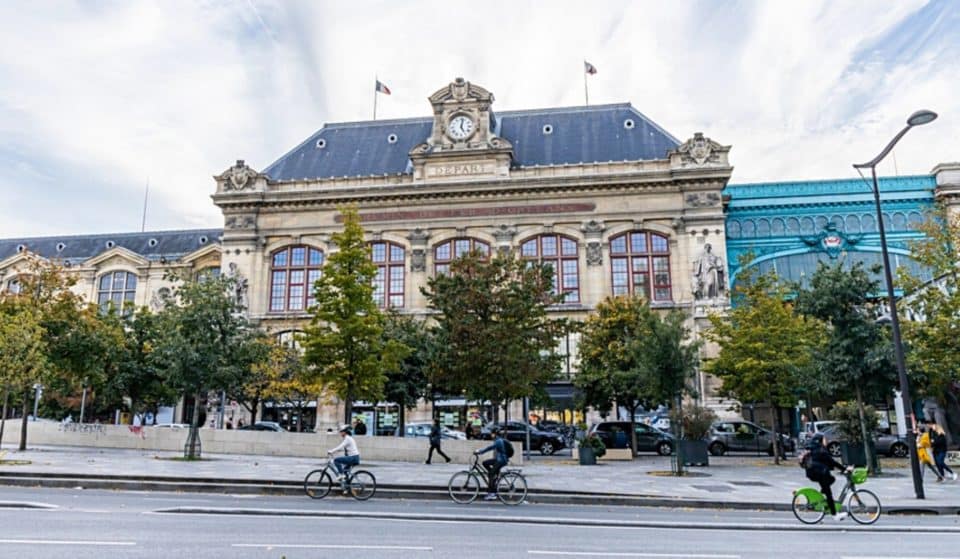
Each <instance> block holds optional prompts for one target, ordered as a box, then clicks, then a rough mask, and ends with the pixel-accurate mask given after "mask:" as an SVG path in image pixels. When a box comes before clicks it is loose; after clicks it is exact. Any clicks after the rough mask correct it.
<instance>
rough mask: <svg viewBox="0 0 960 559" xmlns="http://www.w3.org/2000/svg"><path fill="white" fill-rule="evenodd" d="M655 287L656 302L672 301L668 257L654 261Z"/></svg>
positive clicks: (656, 258) (660, 257)
mask: <svg viewBox="0 0 960 559" xmlns="http://www.w3.org/2000/svg"><path fill="white" fill-rule="evenodd" d="M653 287H654V293H653V298H654V300H656V301H669V300H670V259H669V258H667V257H666V256H657V257H654V259H653Z"/></svg>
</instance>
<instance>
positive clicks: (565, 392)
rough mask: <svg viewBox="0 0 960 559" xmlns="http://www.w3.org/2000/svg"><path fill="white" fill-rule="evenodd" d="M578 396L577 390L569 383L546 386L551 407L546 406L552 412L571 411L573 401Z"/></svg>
mask: <svg viewBox="0 0 960 559" xmlns="http://www.w3.org/2000/svg"><path fill="white" fill-rule="evenodd" d="M577 394H578V391H577V389H576V388H575V387H574V386H573V385H572V384H570V383H568V382H565V383H556V384H548V385H547V396H549V397H550V399H551V400H552V401H553V405H550V406H547V409H552V410H571V409H574V406H575V404H574V401H575V399H576V396H577Z"/></svg>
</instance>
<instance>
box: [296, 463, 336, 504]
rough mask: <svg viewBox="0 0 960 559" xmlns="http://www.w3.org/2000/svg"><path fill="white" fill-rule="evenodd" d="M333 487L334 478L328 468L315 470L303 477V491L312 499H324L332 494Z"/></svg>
mask: <svg viewBox="0 0 960 559" xmlns="http://www.w3.org/2000/svg"><path fill="white" fill-rule="evenodd" d="M332 487H333V479H332V478H331V477H330V474H329V473H328V472H327V470H326V468H324V469H322V470H313V471H312V472H310V473H309V474H307V477H305V478H303V491H304V493H306V494H307V496H309V497H310V498H311V499H323V498H324V497H326V496H327V495H329V494H330V489H331V488H332Z"/></svg>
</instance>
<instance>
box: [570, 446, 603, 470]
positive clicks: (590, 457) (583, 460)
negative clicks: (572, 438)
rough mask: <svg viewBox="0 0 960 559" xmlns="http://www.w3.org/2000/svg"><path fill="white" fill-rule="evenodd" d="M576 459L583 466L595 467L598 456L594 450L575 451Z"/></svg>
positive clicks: (577, 449)
mask: <svg viewBox="0 0 960 559" xmlns="http://www.w3.org/2000/svg"><path fill="white" fill-rule="evenodd" d="M573 454H574V458H576V459H577V460H579V461H580V465H581V466H594V465H596V463H597V456H596V455H595V454H594V453H593V449H592V448H575V449H573Z"/></svg>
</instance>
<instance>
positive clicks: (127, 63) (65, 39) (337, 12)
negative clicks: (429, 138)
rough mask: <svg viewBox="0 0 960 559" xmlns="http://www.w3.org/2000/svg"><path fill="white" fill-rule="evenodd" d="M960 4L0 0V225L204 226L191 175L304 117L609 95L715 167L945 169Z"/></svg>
mask: <svg viewBox="0 0 960 559" xmlns="http://www.w3.org/2000/svg"><path fill="white" fill-rule="evenodd" d="M958 29H960V2H951V1H931V2H924V1H920V0H895V1H880V0H863V1H861V2H849V1H842V0H830V1H826V0H824V1H815V0H809V1H804V2H779V1H773V0H770V1H765V2H760V1H756V2H731V1H704V2H694V1H682V0H678V1H675V2H661V1H657V2H654V1H651V2H641V1H636V2H615V1H604V2H584V1H580V2H565V1H559V0H554V1H551V2H539V1H523V0H508V1H499V0H486V1H484V2H475V1H474V2H460V1H455V0H446V1H414V0H411V1H405V2H396V1H393V0H384V1H363V0H352V1H351V2H334V1H321V0H305V1H302V2H297V1H286V0H283V1H281V0H196V1H182V2H181V1H178V0H157V1H146V0H143V1H141V0H121V1H116V2H110V1H91V0H84V1H79V0H78V1H73V2H67V1H53V0H51V1H45V0H40V1H37V2H3V3H0V195H2V198H0V199H2V201H3V203H2V205H0V237H3V238H10V237H31V236H47V235H62V234H85V233H108V232H125V231H139V230H140V229H141V227H142V225H143V223H144V221H143V206H144V198H145V196H144V195H145V191H146V190H147V189H148V186H149V196H148V204H147V212H146V220H145V225H146V229H147V230H160V229H189V228H205V227H221V226H222V224H223V220H222V216H221V215H220V213H219V211H218V209H217V208H216V207H215V206H214V205H213V204H212V202H211V200H210V195H211V194H212V193H213V191H214V189H215V184H214V181H213V178H212V176H213V175H216V174H219V173H220V172H222V171H223V170H225V169H226V168H228V167H230V166H231V165H232V164H233V163H234V161H235V160H237V159H244V160H246V161H247V163H248V164H249V165H251V166H252V167H254V168H255V169H258V170H261V169H263V168H265V167H267V166H268V165H269V164H270V163H272V162H273V161H275V160H276V159H278V158H279V157H280V156H282V155H283V154H284V153H286V152H287V151H288V150H289V149H291V148H292V147H294V146H295V145H297V144H299V143H300V142H301V141H303V140H304V139H306V138H307V137H308V136H309V135H310V134H312V133H313V132H315V131H316V130H317V129H319V128H320V127H321V126H322V125H323V123H324V122H343V121H356V120H368V119H370V118H371V116H372V111H373V95H374V93H373V89H374V79H375V78H374V77H375V76H378V77H379V78H380V80H381V81H382V82H384V83H385V84H387V85H388V86H389V87H390V89H391V90H392V95H390V96H381V97H380V100H379V104H378V109H377V116H378V118H401V117H416V116H428V115H429V114H430V105H429V103H428V101H427V97H428V96H429V95H430V94H432V93H433V92H434V91H436V90H437V89H439V88H441V87H443V86H444V85H446V84H447V83H449V82H450V81H451V80H453V79H454V78H455V77H457V76H463V77H464V78H466V79H467V80H469V81H472V82H474V83H476V84H478V85H481V86H483V87H485V88H486V89H488V90H489V91H491V92H493V93H494V96H495V97H496V101H495V104H494V110H513V109H532V108H542V107H556V106H572V105H582V104H583V103H584V91H583V76H584V74H583V61H584V60H588V61H590V62H591V63H592V64H593V65H594V66H596V68H597V69H598V73H597V74H596V75H593V76H590V78H589V81H590V102H591V104H599V103H615V102H627V101H629V102H631V103H632V104H633V105H634V107H636V108H637V109H638V110H640V111H641V112H642V113H644V114H645V115H646V116H648V117H649V118H651V119H652V120H653V121H654V122H656V123H658V124H659V125H660V126H662V127H663V128H665V129H666V130H668V131H669V132H670V133H671V134H673V135H674V136H675V137H677V138H678V139H680V140H681V141H683V140H684V139H686V138H689V137H691V136H692V135H693V133H694V132H703V133H704V134H705V135H706V136H708V137H710V138H712V139H714V140H716V141H718V142H720V143H722V144H725V145H731V146H733V147H732V151H731V154H730V158H731V162H732V163H733V165H734V167H735V170H734V174H733V179H732V181H731V182H737V183H743V182H759V181H783V180H804V179H829V178H850V177H855V176H856V174H855V171H854V170H853V169H852V167H851V165H852V164H853V163H858V162H863V161H868V160H869V159H871V158H873V157H874V156H875V155H876V154H877V153H879V151H880V150H881V149H882V148H883V146H884V145H885V144H886V142H887V141H888V140H889V139H890V138H891V137H892V136H893V135H894V134H896V132H897V131H898V130H899V129H900V128H901V127H902V126H903V125H904V121H905V119H906V117H907V116H908V115H909V114H910V113H911V112H913V111H914V110H917V109H921V108H926V109H931V110H934V111H936V112H938V113H939V114H940V118H939V119H937V120H936V121H935V122H933V123H931V124H929V125H927V126H924V127H920V128H917V129H916V130H912V131H911V132H910V134H908V135H907V136H906V137H905V138H904V139H903V140H902V141H901V143H900V144H899V145H898V147H897V149H896V150H895V152H894V156H893V157H888V158H887V160H885V161H884V162H883V164H882V165H881V166H880V167H879V168H878V171H879V172H880V173H881V174H885V175H893V174H900V175H906V174H922V173H928V172H929V171H930V170H931V169H932V168H933V167H934V166H935V165H936V164H937V163H940V162H946V161H958V160H960V95H958V94H957V91H958V89H960V32H958V31H957V30H958Z"/></svg>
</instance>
